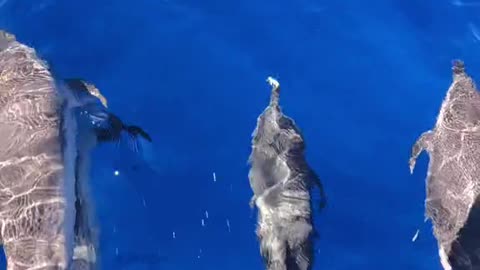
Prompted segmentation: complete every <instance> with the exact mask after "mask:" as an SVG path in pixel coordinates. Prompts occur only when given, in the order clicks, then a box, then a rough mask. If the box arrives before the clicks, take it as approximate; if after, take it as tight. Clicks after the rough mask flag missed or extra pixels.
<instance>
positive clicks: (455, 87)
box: [409, 60, 480, 270]
mask: <svg viewBox="0 0 480 270" xmlns="http://www.w3.org/2000/svg"><path fill="white" fill-rule="evenodd" d="M452 69H453V83H452V84H451V86H450V88H449V89H448V92H447V95H446V97H445V99H444V101H443V103H442V106H441V108H440V113H439V115H438V118H437V122H436V124H435V127H434V128H433V130H428V131H426V132H424V133H423V134H421V136H420V137H419V138H418V139H417V141H416V142H415V144H414V145H413V147H412V152H411V157H410V162H409V163H410V172H411V173H413V170H414V168H415V162H416V159H417V157H418V156H419V155H420V153H421V152H422V151H423V150H425V151H426V152H427V153H428V156H429V164H428V174H427V179H426V201H425V208H426V210H425V214H426V217H427V218H430V219H431V220H432V223H433V229H434V235H435V237H436V239H437V241H438V247H439V255H440V261H441V263H442V266H443V268H444V269H454V270H464V269H465V270H467V269H469V270H471V269H480V252H479V251H478V250H479V249H480V200H479V199H480V197H479V195H480V93H479V92H478V91H477V88H476V86H475V83H474V82H473V80H472V78H470V77H469V76H468V75H467V73H465V67H464V64H463V62H461V61H459V60H456V61H454V62H453V68H452Z"/></svg>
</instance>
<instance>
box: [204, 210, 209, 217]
mask: <svg viewBox="0 0 480 270" xmlns="http://www.w3.org/2000/svg"><path fill="white" fill-rule="evenodd" d="M205 217H206V218H208V211H207V210H205Z"/></svg>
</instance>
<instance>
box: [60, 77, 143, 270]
mask: <svg viewBox="0 0 480 270" xmlns="http://www.w3.org/2000/svg"><path fill="white" fill-rule="evenodd" d="M62 87H64V88H65V91H66V92H68V94H69V95H70V98H71V100H73V102H72V103H73V104H74V105H73V106H72V107H74V112H75V115H76V116H77V119H78V123H79V125H78V136H77V145H78V147H77V148H78V152H77V159H76V166H75V196H76V200H75V209H76V217H75V225H74V234H75V236H74V242H75V243H74V251H73V258H72V262H71V266H70V269H71V270H94V269H97V268H98V259H99V254H98V252H99V247H98V229H97V228H98V226H97V225H96V222H95V212H94V210H95V208H94V202H93V198H92V197H91V196H90V190H89V179H90V175H89V173H90V161H91V158H90V156H91V152H92V151H93V149H94V148H95V147H96V145H97V144H98V143H106V142H115V141H118V140H119V139H120V134H121V133H122V132H126V133H127V134H129V136H131V137H132V138H134V139H135V138H136V137H137V136H142V137H144V138H146V139H147V140H149V141H151V138H150V136H149V135H148V134H147V133H146V132H145V131H144V130H143V129H142V128H140V127H137V126H130V125H126V124H125V123H124V122H123V121H122V120H120V118H118V117H117V116H116V115H114V114H113V113H111V112H109V111H107V99H106V98H105V97H104V96H103V95H102V94H101V92H100V90H98V89H97V88H96V87H95V86H94V85H93V84H90V83H88V82H86V81H84V80H81V79H66V80H64V81H63V84H62ZM82 120H83V121H82Z"/></svg>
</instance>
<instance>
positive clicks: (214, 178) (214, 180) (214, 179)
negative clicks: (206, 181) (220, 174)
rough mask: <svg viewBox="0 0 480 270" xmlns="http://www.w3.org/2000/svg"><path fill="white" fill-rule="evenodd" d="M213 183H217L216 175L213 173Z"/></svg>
mask: <svg viewBox="0 0 480 270" xmlns="http://www.w3.org/2000/svg"><path fill="white" fill-rule="evenodd" d="M213 182H217V175H216V174H215V172H213Z"/></svg>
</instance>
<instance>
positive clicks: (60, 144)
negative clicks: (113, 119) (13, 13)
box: [0, 31, 77, 270]
mask: <svg viewBox="0 0 480 270" xmlns="http://www.w3.org/2000/svg"><path fill="white" fill-rule="evenodd" d="M67 103H68V102H67V98H66V96H65V95H64V93H62V92H61V91H59V89H58V88H57V87H56V83H55V80H54V79H53V77H52V75H51V73H50V72H49V68H48V65H47V64H46V63H45V62H44V61H42V60H41V59H40V58H38V56H37V55H36V52H35V50H34V49H32V48H30V47H28V46H26V45H24V44H21V43H20V42H18V41H17V40H16V38H15V36H14V35H12V34H9V33H7V32H5V31H0V224H1V233H0V234H1V240H2V243H3V247H4V250H5V255H6V258H7V269H9V270H24V269H66V268H67V267H68V264H69V261H70V259H71V258H72V255H73V241H74V239H73V235H74V232H73V231H74V222H75V159H76V151H77V145H76V140H75V136H76V128H77V126H76V121H75V119H74V116H73V115H72V113H71V111H70V110H69V106H68V105H67Z"/></svg>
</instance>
